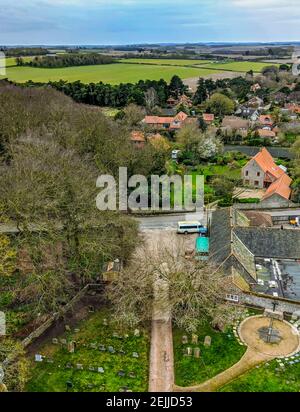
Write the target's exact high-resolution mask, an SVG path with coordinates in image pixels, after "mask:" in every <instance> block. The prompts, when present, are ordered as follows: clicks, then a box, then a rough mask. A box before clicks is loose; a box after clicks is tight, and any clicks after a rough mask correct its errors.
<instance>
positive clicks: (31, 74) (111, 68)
mask: <svg viewBox="0 0 300 412" xmlns="http://www.w3.org/2000/svg"><path fill="white" fill-rule="evenodd" d="M213 73H215V70H210V69H206V68H203V69H202V68H199V69H197V68H192V67H175V66H174V67H171V66H159V65H157V66H155V65H142V64H122V63H116V64H110V65H99V66H80V67H65V68H55V69H44V68H35V67H8V68H7V74H6V76H1V77H0V78H5V77H7V78H8V79H9V80H13V81H16V82H20V83H22V82H26V81H28V80H32V81H35V82H48V81H57V80H60V79H62V80H66V81H70V82H74V81H76V80H80V81H82V82H83V83H91V82H94V83H96V82H100V81H102V82H104V83H110V84H120V83H136V82H138V81H139V80H147V79H149V80H160V79H164V80H166V81H170V80H171V78H172V76H174V75H175V74H177V75H178V76H180V77H181V78H182V79H187V78H190V77H201V76H207V75H210V74H213Z"/></svg>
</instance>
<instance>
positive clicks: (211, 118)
mask: <svg viewBox="0 0 300 412" xmlns="http://www.w3.org/2000/svg"><path fill="white" fill-rule="evenodd" d="M203 120H204V121H205V122H213V121H214V120H215V115H214V114H210V113H203Z"/></svg>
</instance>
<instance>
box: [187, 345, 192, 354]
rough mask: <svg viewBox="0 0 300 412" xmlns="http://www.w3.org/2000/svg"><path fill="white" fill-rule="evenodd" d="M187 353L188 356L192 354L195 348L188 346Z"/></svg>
mask: <svg viewBox="0 0 300 412" xmlns="http://www.w3.org/2000/svg"><path fill="white" fill-rule="evenodd" d="M186 354H187V356H192V354H193V348H191V347H190V346H189V347H188V348H186Z"/></svg>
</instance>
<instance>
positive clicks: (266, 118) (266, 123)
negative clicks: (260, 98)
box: [258, 114, 274, 129]
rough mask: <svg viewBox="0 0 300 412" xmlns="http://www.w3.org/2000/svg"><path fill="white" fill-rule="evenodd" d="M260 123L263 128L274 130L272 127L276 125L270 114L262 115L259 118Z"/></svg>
mask: <svg viewBox="0 0 300 412" xmlns="http://www.w3.org/2000/svg"><path fill="white" fill-rule="evenodd" d="M258 122H259V124H260V125H261V126H263V128H270V129H272V126H273V124H274V121H273V118H272V116H271V115H270V114H262V115H260V116H259V119H258Z"/></svg>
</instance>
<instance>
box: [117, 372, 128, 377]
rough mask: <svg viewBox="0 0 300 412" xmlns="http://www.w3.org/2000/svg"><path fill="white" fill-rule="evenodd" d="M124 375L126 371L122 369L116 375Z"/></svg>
mask: <svg viewBox="0 0 300 412" xmlns="http://www.w3.org/2000/svg"><path fill="white" fill-rule="evenodd" d="M125 375H126V373H125V372H124V371H123V370H121V371H119V372H118V376H120V377H121V378H123V377H124V376H125Z"/></svg>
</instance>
